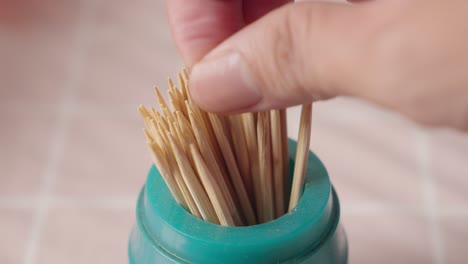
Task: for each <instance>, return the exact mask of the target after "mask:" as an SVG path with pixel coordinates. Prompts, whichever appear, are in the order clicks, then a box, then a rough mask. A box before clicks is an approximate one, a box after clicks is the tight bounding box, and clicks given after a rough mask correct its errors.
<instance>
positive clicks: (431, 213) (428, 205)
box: [416, 128, 446, 264]
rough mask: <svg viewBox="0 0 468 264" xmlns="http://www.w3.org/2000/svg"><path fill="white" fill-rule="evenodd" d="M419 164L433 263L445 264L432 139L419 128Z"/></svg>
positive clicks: (417, 148) (417, 147)
mask: <svg viewBox="0 0 468 264" xmlns="http://www.w3.org/2000/svg"><path fill="white" fill-rule="evenodd" d="M416 150H417V163H418V167H419V168H418V169H419V173H420V175H421V176H422V177H423V181H424V182H423V186H424V203H425V205H424V211H425V215H426V219H427V221H428V223H429V226H430V233H431V255H432V263H434V264H445V263H446V261H445V252H444V243H443V241H442V234H441V228H440V216H439V215H438V206H437V194H436V186H435V181H434V177H433V176H434V175H433V173H432V170H431V167H430V164H431V156H432V155H431V148H430V138H429V135H428V134H427V132H424V131H423V130H422V129H420V128H417V131H416Z"/></svg>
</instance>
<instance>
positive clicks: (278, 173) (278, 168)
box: [270, 110, 286, 218]
mask: <svg viewBox="0 0 468 264" xmlns="http://www.w3.org/2000/svg"><path fill="white" fill-rule="evenodd" d="M270 120H271V152H272V153H271V154H272V162H273V166H272V168H273V185H274V188H273V189H274V197H275V218H278V217H280V216H282V215H283V214H284V212H285V210H286V207H285V204H284V201H285V199H284V171H283V151H282V147H283V142H282V134H281V132H282V131H281V114H280V111H279V110H271V111H270Z"/></svg>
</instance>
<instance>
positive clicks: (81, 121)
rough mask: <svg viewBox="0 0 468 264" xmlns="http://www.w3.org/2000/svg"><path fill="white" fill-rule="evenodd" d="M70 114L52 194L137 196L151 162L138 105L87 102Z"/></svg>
mask: <svg viewBox="0 0 468 264" xmlns="http://www.w3.org/2000/svg"><path fill="white" fill-rule="evenodd" d="M70 118H71V119H70V120H71V121H70V122H71V124H70V127H69V129H68V133H67V135H66V143H65V146H64V148H65V150H64V154H63V161H62V163H61V164H60V168H59V172H58V175H59V177H58V179H57V184H56V188H55V191H54V192H55V193H57V194H60V195H63V196H72V197H88V198H89V197H109V196H125V195H130V196H135V197H136V196H137V194H138V192H139V190H140V188H141V187H142V186H143V184H144V180H145V178H146V174H147V171H148V169H149V167H150V165H151V162H150V157H149V153H148V151H147V149H146V145H145V138H144V135H143V132H142V128H143V123H142V121H141V120H140V117H139V114H138V111H137V109H136V108H135V109H126V108H104V107H100V108H91V107H90V106H87V107H82V108H77V109H76V113H74V114H73V115H72V116H71V117H70Z"/></svg>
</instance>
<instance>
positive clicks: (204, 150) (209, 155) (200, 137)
mask: <svg viewBox="0 0 468 264" xmlns="http://www.w3.org/2000/svg"><path fill="white" fill-rule="evenodd" d="M189 117H190V122H191V123H192V126H193V132H194V133H195V138H196V141H197V143H198V146H199V148H200V151H201V154H202V156H203V159H204V160H205V161H206V163H207V165H208V167H209V169H210V171H211V172H212V174H213V175H214V177H215V180H216V182H217V184H218V186H219V188H220V189H219V191H220V193H221V194H223V196H224V197H225V200H226V202H227V204H228V208H229V209H230V213H231V215H232V216H233V219H234V222H235V225H244V221H243V220H242V217H241V214H240V212H239V210H238V209H237V206H236V204H235V202H234V201H237V200H238V198H237V194H236V193H235V192H234V190H233V187H232V184H231V181H230V180H229V178H228V177H227V175H226V174H225V172H223V170H222V169H221V166H220V164H219V163H218V162H217V160H216V158H215V152H214V150H213V149H212V147H211V146H210V144H208V143H209V140H208V139H207V138H208V135H207V134H206V132H204V130H203V129H202V128H201V124H202V123H201V122H198V121H197V120H196V118H195V116H194V114H193V112H189Z"/></svg>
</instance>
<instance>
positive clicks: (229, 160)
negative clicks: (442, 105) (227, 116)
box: [208, 114, 256, 225]
mask: <svg viewBox="0 0 468 264" xmlns="http://www.w3.org/2000/svg"><path fill="white" fill-rule="evenodd" d="M208 116H209V118H210V120H211V124H212V126H213V130H214V133H215V135H216V138H217V140H218V143H219V146H220V149H221V152H222V153H223V156H224V160H225V161H226V166H227V168H228V171H229V174H230V175H231V180H232V183H233V185H234V189H235V190H236V193H237V197H239V202H240V204H241V208H242V211H243V213H244V216H245V218H246V220H247V224H249V225H254V224H256V219H255V213H254V210H253V208H252V204H251V203H250V200H249V196H248V195H247V191H246V190H245V186H244V183H243V182H242V178H241V176H240V173H239V169H238V167H237V164H236V161H235V158H234V154H233V152H232V149H231V147H230V145H229V141H228V139H227V137H226V135H225V134H224V133H223V124H222V122H221V120H220V119H219V117H218V116H217V115H214V114H208Z"/></svg>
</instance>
